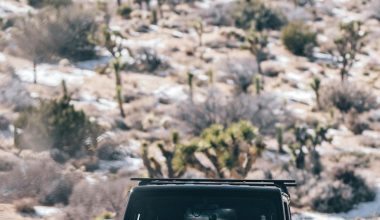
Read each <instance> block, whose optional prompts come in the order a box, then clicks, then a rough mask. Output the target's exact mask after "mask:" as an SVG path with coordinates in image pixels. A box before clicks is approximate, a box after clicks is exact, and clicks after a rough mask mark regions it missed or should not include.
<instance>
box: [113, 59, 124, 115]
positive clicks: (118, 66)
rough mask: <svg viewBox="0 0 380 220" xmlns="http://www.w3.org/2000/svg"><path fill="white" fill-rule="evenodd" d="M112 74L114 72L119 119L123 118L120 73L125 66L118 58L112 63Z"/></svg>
mask: <svg viewBox="0 0 380 220" xmlns="http://www.w3.org/2000/svg"><path fill="white" fill-rule="evenodd" d="M112 66H113V69H114V72H115V78H116V99H117V102H118V104H119V110H120V115H121V117H123V118H124V117H125V113H124V109H123V95H122V90H123V88H122V83H121V75H120V71H121V70H122V69H123V68H124V67H125V64H123V63H122V62H121V60H120V58H118V57H117V58H115V59H114V61H113V63H112Z"/></svg>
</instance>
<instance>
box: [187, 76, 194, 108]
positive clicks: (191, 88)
mask: <svg viewBox="0 0 380 220" xmlns="http://www.w3.org/2000/svg"><path fill="white" fill-rule="evenodd" d="M193 79H194V74H193V73H192V72H187V84H188V85H189V91H190V101H191V102H193V101H194V100H193V98H194V97H193V95H194V94H193V93H194V83H193Z"/></svg>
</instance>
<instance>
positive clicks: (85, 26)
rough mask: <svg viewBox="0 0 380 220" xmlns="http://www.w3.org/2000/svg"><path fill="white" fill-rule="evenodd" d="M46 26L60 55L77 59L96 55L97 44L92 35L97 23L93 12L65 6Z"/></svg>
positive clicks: (55, 50) (56, 51)
mask: <svg viewBox="0 0 380 220" xmlns="http://www.w3.org/2000/svg"><path fill="white" fill-rule="evenodd" d="M46 28H47V29H48V31H49V33H50V37H51V38H52V39H53V40H54V43H55V45H53V49H54V52H55V53H56V54H57V55H58V56H59V57H64V58H68V59H71V60H74V61H77V60H86V59H90V58H93V57H94V56H95V46H96V45H95V43H94V42H93V41H92V40H91V36H92V35H93V34H94V33H95V30H96V28H97V25H96V21H95V16H94V14H93V13H92V12H90V11H86V10H83V9H80V8H78V7H74V6H73V7H69V8H65V9H64V10H62V11H61V12H60V15H59V16H56V17H54V19H53V20H51V21H50V22H49V23H47V24H46ZM54 46H55V47H54Z"/></svg>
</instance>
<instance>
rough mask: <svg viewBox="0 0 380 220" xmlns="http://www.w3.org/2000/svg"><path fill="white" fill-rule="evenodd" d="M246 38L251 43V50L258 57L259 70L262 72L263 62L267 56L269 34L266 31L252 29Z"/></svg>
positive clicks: (249, 47)
mask: <svg viewBox="0 0 380 220" xmlns="http://www.w3.org/2000/svg"><path fill="white" fill-rule="evenodd" d="M246 40H247V42H248V44H249V46H248V49H249V51H250V52H251V53H252V54H253V55H254V56H255V57H256V62H257V67H258V71H259V73H260V74H262V73H263V72H262V69H261V62H262V61H264V60H265V59H266V58H267V53H266V52H265V50H266V47H267V45H268V35H267V34H266V33H264V32H257V31H254V30H250V31H249V32H248V34H247V35H246Z"/></svg>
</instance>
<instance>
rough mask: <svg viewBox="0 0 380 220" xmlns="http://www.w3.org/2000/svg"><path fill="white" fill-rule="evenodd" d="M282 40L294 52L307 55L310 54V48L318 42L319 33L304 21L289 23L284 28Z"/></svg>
mask: <svg viewBox="0 0 380 220" xmlns="http://www.w3.org/2000/svg"><path fill="white" fill-rule="evenodd" d="M281 37H282V41H283V43H284V45H285V46H286V48H288V50H290V51H291V52H292V53H294V54H296V55H299V56H305V55H309V54H310V52H311V51H310V49H312V47H313V46H315V45H316V44H317V41H316V37H317V34H316V33H315V32H313V31H311V30H310V28H309V27H308V26H307V25H305V24H304V23H303V22H298V21H297V22H292V23H289V24H288V25H287V26H286V27H285V28H284V29H283V30H282V36H281Z"/></svg>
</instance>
